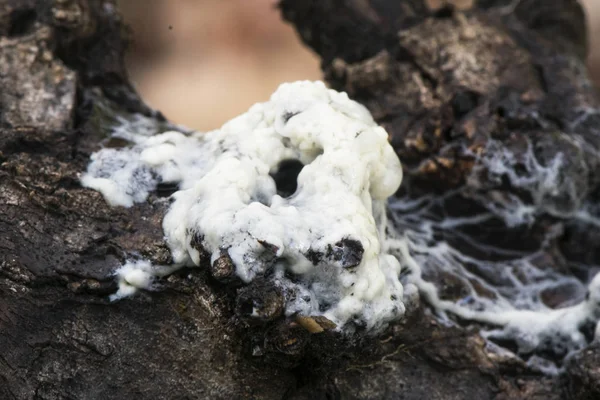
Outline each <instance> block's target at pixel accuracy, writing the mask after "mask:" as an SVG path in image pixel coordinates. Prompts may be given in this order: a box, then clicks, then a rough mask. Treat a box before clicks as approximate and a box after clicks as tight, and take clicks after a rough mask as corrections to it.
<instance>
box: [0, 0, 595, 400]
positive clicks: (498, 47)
mask: <svg viewBox="0 0 600 400" xmlns="http://www.w3.org/2000/svg"><path fill="white" fill-rule="evenodd" d="M438 3H439V4H438ZM442 3H448V4H442ZM472 3H476V4H472ZM280 7H281V10H282V13H283V15H284V17H285V18H286V19H287V20H288V21H290V22H291V23H292V24H294V25H295V26H296V28H297V29H298V32H299V33H300V36H301V37H302V38H303V40H304V41H305V42H306V43H307V44H308V45H309V46H311V47H312V48H313V49H314V50H315V51H316V52H318V53H319V55H320V56H321V58H322V62H323V71H324V74H325V77H326V80H327V81H328V82H329V84H330V85H331V86H332V87H333V88H336V89H339V90H344V91H347V92H348V94H349V95H350V96H351V97H352V98H354V99H355V100H357V101H360V102H361V103H363V104H365V105H366V106H367V107H368V108H369V109H370V111H371V112H372V113H373V115H374V117H375V119H376V120H377V121H378V122H380V123H381V124H382V125H383V126H385V128H386V129H387V130H388V132H389V133H390V140H391V142H392V144H393V145H394V147H395V148H396V149H397V152H398V154H399V156H400V158H401V160H402V162H403V167H404V170H405V172H406V178H405V182H404V183H403V189H402V192H401V193H399V195H400V196H409V197H410V196H423V195H424V194H432V193H433V194H435V195H440V196H441V195H443V194H447V193H449V192H452V193H456V196H457V197H452V196H450V197H448V199H449V200H448V203H447V204H446V207H448V208H451V209H452V208H456V209H457V213H458V214H460V213H463V214H465V213H466V214H468V212H469V211H468V209H469V207H476V206H478V205H479V204H481V203H482V202H486V201H492V200H493V199H492V197H493V196H497V193H513V192H514V193H516V194H517V195H518V196H520V198H522V199H523V201H525V202H527V201H529V202H531V203H532V204H533V203H534V202H535V201H536V200H535V199H531V198H530V197H529V196H528V195H527V193H522V189H520V188H515V187H514V186H513V185H511V184H510V182H509V183H506V182H494V181H491V180H490V179H489V176H488V175H485V174H480V175H477V174H475V175H474V174H473V171H474V168H476V167H477V160H476V159H475V158H474V157H473V154H477V153H478V152H479V153H486V152H489V151H490V150H489V148H488V147H486V145H487V144H488V142H489V141H490V140H492V139H493V140H494V141H495V143H498V145H499V146H501V147H502V146H503V147H502V149H504V150H507V151H510V152H511V153H513V154H516V155H522V154H524V153H525V152H526V151H528V147H527V144H532V146H533V148H534V149H535V150H534V151H535V153H536V155H537V157H538V159H541V160H551V159H553V157H556V155H557V153H558V152H562V154H563V155H562V160H563V162H562V167H561V169H560V174H562V176H563V178H562V179H561V180H560V182H563V183H564V187H561V188H560V189H561V190H559V192H558V193H549V194H547V196H546V197H544V198H543V199H542V201H540V202H539V204H538V203H536V206H539V207H540V209H541V211H540V213H541V214H540V216H539V218H537V219H536V220H535V221H534V222H533V223H532V224H531V225H530V226H528V227H527V228H526V229H524V228H514V227H509V226H503V227H502V228H501V229H495V230H493V233H489V234H487V233H486V234H485V236H486V237H485V240H486V241H488V242H489V243H497V242H498V241H502V243H503V244H502V245H503V246H505V247H507V248H522V247H523V246H528V247H531V248H534V247H536V246H538V245H540V243H541V242H542V241H544V240H545V239H546V238H547V236H546V235H545V234H544V233H545V232H546V231H547V230H549V229H551V227H555V226H556V225H557V224H560V227H561V229H562V231H561V232H560V233H559V234H557V236H556V237H555V238H554V240H553V241H552V242H551V243H550V244H549V245H547V246H545V247H544V252H543V256H544V260H545V262H547V263H548V264H549V265H551V266H552V267H553V268H557V269H561V268H562V269H570V268H571V269H573V267H572V265H573V263H577V264H578V265H579V264H585V265H600V254H598V253H597V252H596V251H595V250H594V248H595V246H596V244H597V243H598V240H597V239H598V238H599V237H600V231H599V230H598V228H593V229H592V228H591V227H589V229H587V228H586V229H581V225H579V224H577V223H576V222H573V220H572V218H571V216H572V215H573V212H574V211H575V210H577V209H579V208H580V207H581V206H582V204H584V203H586V202H593V201H595V199H597V195H598V193H597V192H598V191H597V188H598V184H599V183H600V182H599V178H598V177H596V174H595V172H596V171H597V169H598V167H599V165H598V164H599V161H600V158H599V157H598V150H599V147H600V139H599V138H600V135H599V134H600V132H599V130H600V112H599V111H598V103H597V102H598V99H597V97H596V95H595V93H594V89H593V87H592V85H591V84H590V83H589V81H588V79H587V75H586V71H585V67H584V62H583V59H584V56H585V53H586V43H585V40H586V38H585V25H584V17H583V13H582V10H581V8H580V6H579V5H578V3H577V2H576V1H575V0H560V1H553V2H547V1H544V0H522V1H518V0H516V1H508V0H479V1H476V2H474V1H469V0H465V1H458V0H455V1H446V2H444V1H442V0H438V1H435V0H405V1H397V0H394V1H392V0H283V1H281V4H280ZM126 47H127V31H126V29H125V28H124V26H123V23H122V21H121V19H120V16H119V14H118V12H117V10H116V6H115V4H114V1H113V0H0V85H1V91H0V182H1V184H0V398H1V399H121V398H122V399H138V398H139V399H155V398H156V399H158V398H168V399H196V398H198V399H204V398H211V399H213V398H214V399H219V398H233V399H237V398H257V399H279V398H286V399H303V398H306V399H309V398H313V399H314V398H327V399H336V398H351V399H374V398H393V399H396V398H398V399H400V398H402V399H533V398H544V399H557V400H558V399H570V398H573V399H592V398H600V375H599V374H600V372H599V371H598V370H597V368H595V366H596V365H598V362H600V348H599V347H598V346H596V345H592V346H591V347H589V348H588V349H587V350H585V351H583V352H581V353H579V354H577V355H575V357H574V358H573V359H572V360H570V361H569V362H568V363H567V368H566V372H565V373H564V374H563V375H561V376H558V377H549V376H541V375H536V374H534V373H532V372H531V371H529V370H528V369H527V367H526V366H525V365H524V364H522V363H518V362H515V361H514V360H512V361H507V360H501V359H495V358H493V357H492V356H491V355H490V354H489V353H488V352H487V351H486V349H485V341H484V340H483V339H482V338H481V337H480V336H479V335H478V333H477V332H476V330H474V329H472V328H460V327H446V326H443V325H441V324H439V323H438V322H436V320H435V318H433V317H432V316H431V315H430V313H427V312H426V310H425V308H426V307H425V306H423V307H422V308H420V309H418V310H416V311H414V312H413V313H412V314H411V315H409V316H407V317H406V318H405V319H404V320H402V321H400V322H398V323H397V324H395V325H394V326H392V327H390V328H389V329H388V331H386V333H385V334H384V335H382V336H381V337H378V338H366V339H363V340H362V341H360V342H358V343H357V342H356V341H352V342H351V343H350V341H348V340H346V339H343V338H341V337H338V336H336V335H335V334H333V333H331V334H329V333H325V334H319V335H311V336H306V335H303V334H299V333H297V332H293V331H290V330H286V329H287V328H286V327H285V326H283V325H276V326H272V327H269V328H268V329H266V328H262V327H246V326H244V325H243V324H242V323H240V321H239V320H238V319H237V317H236V315H235V312H234V303H235V296H236V291H235V289H231V288H228V287H226V286H223V285H221V284H219V283H216V282H215V281H214V280H212V279H211V278H210V277H209V276H208V274H207V272H206V271H205V269H203V268H198V269H189V270H184V271H179V272H177V273H175V274H173V275H171V276H169V277H168V278H166V279H164V280H163V281H162V282H161V290H159V291H156V292H145V293H141V294H140V295H137V296H135V297H133V298H131V299H126V300H123V301H120V302H116V303H111V302H109V300H108V295H109V294H111V293H113V292H114V291H115V290H116V284H115V282H114V278H113V276H112V275H111V274H112V271H114V269H115V268H116V267H117V266H119V265H120V264H121V263H122V262H123V261H124V260H125V258H126V257H127V255H128V254H132V253H137V254H140V255H141V256H143V257H145V258H147V259H149V260H150V261H152V262H154V263H157V264H165V263H168V262H169V260H170V254H169V250H168V248H167V247H166V246H165V244H164V242H163V237H162V236H163V233H162V228H161V220H162V216H163V215H164V213H165V210H166V203H165V201H164V199H161V198H160V196H159V195H158V194H154V195H152V196H151V197H150V199H149V200H148V201H147V202H146V203H143V204H139V205H136V206H134V207H132V208H130V209H127V210H124V209H123V208H112V207H109V206H108V205H107V204H106V203H105V201H104V200H103V198H102V196H101V195H100V194H99V193H97V192H94V191H92V190H88V189H84V188H82V187H81V186H80V185H79V181H78V174H79V173H80V172H82V171H84V170H85V168H86V165H87V163H88V161H89V156H90V154H91V152H93V151H94V150H96V149H98V146H99V143H100V142H101V141H104V143H105V144H109V145H110V143H106V140H107V131H108V130H109V129H110V127H111V126H113V125H115V124H116V123H118V120H119V119H121V120H122V119H127V120H136V119H139V118H142V119H143V121H144V123H145V124H147V125H149V126H151V128H152V129H154V130H156V131H157V132H158V131H162V130H165V129H167V128H169V127H172V126H171V125H170V124H169V122H168V121H166V119H165V118H164V117H163V116H162V115H161V114H160V113H157V112H155V111H153V110H151V109H149V108H148V107H147V106H145V105H144V103H143V102H142V101H141V100H140V99H139V98H138V96H137V94H136V93H135V91H134V90H133V88H132V87H131V85H130V83H129V81H128V77H127V73H126V71H125V67H124V64H123V54H124V51H125V49H126ZM499 151H500V150H499ZM524 173H525V174H526V173H527V171H525V172H524ZM456 199H460V203H459V202H456ZM465 204H466V205H465ZM481 229H482V232H487V231H486V227H485V226H484V227H482V228H481ZM490 232H491V231H490ZM506 237H509V239H505V238H506ZM524 243H526V245H525V244H524ZM578 272H579V273H581V271H572V273H574V274H577V273H578ZM290 338H291V339H293V340H292V341H290ZM291 342H293V343H300V344H301V345H302V346H300V345H298V347H294V346H292V347H290V346H288V344H289V343H291ZM257 343H260V344H261V346H262V345H263V344H266V345H265V346H264V351H261V352H260V353H257V352H256V351H253V350H254V349H255V348H256V344H257Z"/></svg>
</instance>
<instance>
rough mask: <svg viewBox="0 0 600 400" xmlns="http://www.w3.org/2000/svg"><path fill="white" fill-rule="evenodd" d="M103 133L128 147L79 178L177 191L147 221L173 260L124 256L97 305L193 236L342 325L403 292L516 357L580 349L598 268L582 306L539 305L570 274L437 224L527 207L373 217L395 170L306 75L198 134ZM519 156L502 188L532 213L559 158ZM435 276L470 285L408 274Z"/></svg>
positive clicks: (385, 311)
mask: <svg viewBox="0 0 600 400" xmlns="http://www.w3.org/2000/svg"><path fill="white" fill-rule="evenodd" d="M113 136H117V137H122V138H124V139H127V140H129V141H130V142H132V146H131V147H128V148H122V149H102V150H100V151H99V152H97V153H95V154H93V155H92V161H91V163H90V165H89V166H88V170H87V172H86V173H85V174H84V175H83V176H82V179H81V181H82V184H83V185H84V186H86V187H89V188H93V189H96V190H98V191H100V192H101V193H102V194H103V195H104V197H105V198H106V200H107V201H108V202H109V203H110V204H112V205H115V206H125V207H130V206H132V205H133V204H134V203H137V202H143V201H145V200H146V198H147V197H148V195H149V193H151V192H152V191H153V190H155V189H156V186H157V185H158V184H160V183H174V184H177V187H178V191H176V192H175V193H174V194H173V196H172V198H173V200H174V201H173V203H172V204H171V207H170V209H169V211H168V213H167V214H166V216H165V218H164V222H163V229H164V233H165V240H166V241H167V243H168V245H169V247H170V249H171V252H172V256H173V260H174V262H175V264H174V266H172V267H158V266H152V265H150V264H149V263H147V262H145V261H139V260H138V261H129V262H128V263H126V264H125V265H124V266H123V267H122V268H121V269H119V270H118V271H117V273H116V274H117V276H118V278H119V285H120V286H119V287H120V289H119V292H118V293H116V294H115V295H114V296H113V299H118V298H121V297H124V296H128V295H130V294H132V293H134V292H135V291H136V290H137V289H144V288H149V287H150V286H151V285H152V282H153V279H154V277H155V276H163V275H165V274H168V273H169V272H170V271H172V270H173V268H176V267H178V266H184V265H199V264H200V263H201V255H200V253H199V249H198V248H197V247H198V246H197V244H198V243H200V244H201V246H202V248H204V249H205V250H206V251H207V252H209V253H210V255H211V262H214V261H215V260H216V259H217V258H219V257H220V256H221V255H222V254H223V253H224V252H225V253H227V254H228V255H229V257H230V258H231V260H232V261H233V263H234V265H235V267H236V274H237V276H238V277H239V278H240V279H241V280H242V281H244V282H246V283H248V282H251V281H253V280H254V279H257V278H261V279H264V278H266V279H269V280H271V281H272V282H273V283H274V284H275V285H277V286H278V287H279V288H281V289H282V291H283V292H284V295H285V297H286V314H287V315H294V314H300V315H307V316H317V315H323V316H325V317H327V318H329V319H330V320H332V321H333V322H335V323H336V324H337V327H338V329H340V330H342V331H343V332H347V333H349V332H353V331H355V330H356V327H362V328H364V329H365V330H367V331H370V332H377V331H379V330H380V329H381V328H382V327H384V326H386V325H387V323H388V322H390V321H391V320H394V319H398V318H400V317H401V316H402V315H403V314H404V311H405V302H407V301H409V299H411V296H412V298H414V294H415V291H416V289H415V286H417V287H418V289H419V292H420V294H421V298H423V299H424V300H425V301H427V302H428V303H429V304H430V305H431V306H433V307H434V309H436V310H437V312H438V314H440V315H442V316H444V315H445V314H446V313H451V314H454V315H457V316H459V317H461V318H463V319H466V320H476V321H479V322H483V323H486V324H489V325H492V326H495V327H496V328H497V329H494V330H490V331H485V332H484V335H487V336H489V337H500V338H507V337H508V338H510V339H512V340H514V341H515V342H516V343H517V346H518V351H519V352H521V353H527V352H529V353H530V352H535V351H536V350H538V349H546V348H548V347H549V348H551V349H552V350H553V351H554V352H555V353H558V354H560V355H561V356H564V355H565V354H568V353H569V352H571V351H573V350H577V349H580V348H582V347H583V346H584V345H585V344H586V338H585V337H583V336H582V333H581V332H580V328H581V326H582V325H586V324H587V325H590V324H593V325H594V326H595V323H596V321H597V320H598V318H599V315H598V300H600V280H599V279H598V278H597V279H595V280H594V282H592V284H591V286H590V289H589V292H588V293H589V295H588V299H587V300H586V301H584V302H582V303H580V304H579V305H576V306H573V307H570V308H564V309H560V310H552V309H550V308H548V307H545V306H544V305H543V304H540V302H539V295H540V292H541V290H543V289H544V288H546V287H549V286H552V285H559V284H563V283H568V284H572V285H574V286H575V287H577V288H578V289H579V290H580V291H581V292H583V291H584V290H585V289H584V288H583V286H582V284H581V283H580V282H579V281H578V280H576V279H575V278H570V277H567V276H563V275H561V274H559V273H557V272H552V271H548V270H543V269H541V268H539V267H538V266H536V265H534V263H532V262H531V258H532V257H534V256H535V254H533V255H532V254H513V253H510V252H509V253H507V254H504V253H503V250H502V249H499V248H498V249H493V251H496V252H498V253H499V254H501V256H502V257H501V258H502V261H498V262H493V261H485V260H481V259H477V258H476V257H473V256H470V255H467V254H465V253H464V252H461V251H458V250H456V249H455V248H453V246H452V245H451V244H450V243H449V242H448V241H446V240H445V239H444V236H443V235H441V236H440V234H439V233H440V232H445V233H444V234H446V235H454V236H455V237H456V238H458V239H460V240H462V241H467V242H468V241H471V242H470V243H469V245H471V246H475V247H476V246H480V247H481V246H485V245H483V244H480V243H477V242H476V241H472V240H471V239H470V238H469V237H467V236H464V235H463V234H462V233H461V231H460V229H458V228H462V227H465V226H476V225H477V224H480V223H484V222H485V221H488V220H490V219H493V218H500V219H502V220H503V221H504V222H503V223H504V224H506V225H507V226H514V225H518V224H521V223H524V221H527V220H528V219H529V218H533V217H534V216H535V215H534V214H535V211H536V207H535V205H534V207H531V206H524V205H522V204H521V205H519V204H517V205H516V206H515V207H512V205H511V204H512V203H511V204H508V203H506V202H504V203H499V204H494V203H491V202H488V203H487V204H488V206H489V207H488V209H487V210H485V212H482V213H478V214H477V215H470V216H467V217H460V218H458V217H456V218H452V217H447V218H441V219H440V218H438V217H432V215H433V214H435V213H433V214H430V212H429V211H430V209H431V208H433V207H434V205H435V203H438V202H442V201H443V200H444V199H434V198H427V197H424V198H421V199H418V200H417V201H413V202H411V201H408V200H406V199H394V200H390V204H389V207H388V210H387V214H389V215H390V216H391V218H390V219H389V221H388V219H387V215H386V199H387V198H388V197H389V196H391V195H393V194H394V193H395V192H396V190H397V189H398V187H399V185H400V181H401V179H402V170H401V167H400V163H399V160H398V158H397V156H396V155H395V153H394V151H393V149H392V147H391V146H390V145H389V144H388V142H387V134H386V132H385V130H384V129H383V128H381V127H378V126H377V124H376V123H375V122H374V121H373V119H372V117H371V115H370V113H369V112H368V111H367V110H366V109H365V108H364V107H363V106H361V105H359V104H358V103H356V102H354V101H352V100H350V99H348V97H347V95H346V94H345V93H338V92H336V91H333V90H330V89H327V88H326V87H325V85H324V84H323V83H321V82H295V83H288V84H283V85H282V86H281V87H280V88H279V89H278V90H277V91H276V92H275V93H274V94H273V95H272V97H271V99H270V100H269V101H268V102H265V103H261V104H256V105H254V106H253V107H252V108H251V109H250V110H249V111H248V112H247V113H245V114H243V115H241V116H239V117H237V118H235V119H233V120H231V121H229V122H228V123H226V124H225V125H224V126H223V127H222V128H221V129H218V130H215V131H212V132H209V133H206V134H201V133H194V134H190V135H184V134H182V133H180V132H174V131H171V132H165V133H162V134H158V135H155V136H148V135H147V132H143V134H136V133H135V132H131V130H127V129H123V128H122V127H121V128H120V129H119V130H118V131H116V132H115V134H114V135H113ZM490 154H498V155H501V156H502V159H498V158H497V157H496V158H493V159H490V160H487V161H486V160H483V161H484V162H487V163H488V164H489V165H488V170H489V171H490V173H497V174H507V173H508V174H509V177H510V162H511V155H510V154H508V153H505V152H504V153H503V152H490ZM533 161H535V160H533ZM533 161H532V163H531V167H532V168H534V167H535V168H538V169H539V170H540V171H541V173H540V174H537V175H535V174H533V175H535V176H533V178H532V179H521V180H520V181H519V180H517V178H519V177H517V176H515V177H514V178H515V184H517V185H521V186H523V187H525V188H527V189H528V190H531V191H534V192H536V193H541V194H540V196H538V197H539V202H540V204H538V205H537V206H538V208H543V207H542V206H543V205H544V204H546V203H548V202H547V201H546V203H544V201H545V199H546V198H548V197H552V196H553V195H554V193H553V190H554V189H553V184H554V182H553V181H552V180H553V179H557V176H558V175H557V174H555V172H556V168H558V167H559V166H560V165H559V164H560V159H557V161H556V163H555V164H552V165H550V166H548V167H542V166H541V165H539V163H536V162H533ZM296 175H297V176H296ZM519 179H520V178H519ZM450 195H451V194H450ZM534 198H535V196H534ZM542 203H544V204H542ZM507 204H508V206H507ZM519 207H520V208H519ZM550 210H552V209H550ZM386 232H387V234H386ZM387 236H389V237H387ZM486 250H490V249H486ZM398 260H399V261H398ZM401 265H402V273H403V274H406V276H405V277H404V278H403V279H404V280H405V287H404V288H403V285H402V284H401V283H400V275H401V267H400V266H401ZM436 273H448V274H451V275H453V276H455V277H458V279H460V280H462V281H464V283H465V284H466V285H465V286H466V287H467V288H469V290H470V293H468V294H467V295H465V296H464V297H463V298H462V299H458V300H456V301H450V300H443V299H441V298H440V295H439V293H438V289H437V288H436V287H435V286H434V285H433V284H432V283H429V282H427V281H426V280H425V279H424V278H423V277H424V276H426V277H429V276H431V277H435V274H436ZM523 277H524V278H523ZM523 279H524V280H523ZM482 291H483V292H486V293H489V295H487V296H486V295H482V294H481V292H482ZM532 321H534V323H531V322H532Z"/></svg>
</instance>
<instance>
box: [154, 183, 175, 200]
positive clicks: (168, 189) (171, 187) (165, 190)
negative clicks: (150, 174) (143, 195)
mask: <svg viewBox="0 0 600 400" xmlns="http://www.w3.org/2000/svg"><path fill="white" fill-rule="evenodd" d="M178 190H179V182H160V183H159V184H158V185H156V195H157V196H158V197H169V196H171V195H172V194H173V193H175V192H176V191H178Z"/></svg>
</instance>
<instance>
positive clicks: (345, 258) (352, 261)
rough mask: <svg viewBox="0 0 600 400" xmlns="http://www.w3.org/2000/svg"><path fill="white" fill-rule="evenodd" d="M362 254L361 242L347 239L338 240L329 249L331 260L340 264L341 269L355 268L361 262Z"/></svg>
mask: <svg viewBox="0 0 600 400" xmlns="http://www.w3.org/2000/svg"><path fill="white" fill-rule="evenodd" d="M364 252H365V249H364V247H363V245H362V243H361V242H359V241H358V240H354V239H348V238H346V239H342V240H340V241H339V242H337V243H336V244H335V245H334V246H333V247H332V248H331V254H332V257H333V259H334V260H335V261H338V262H340V264H341V265H342V268H353V267H357V266H358V265H359V264H360V263H361V261H362V256H363V253H364Z"/></svg>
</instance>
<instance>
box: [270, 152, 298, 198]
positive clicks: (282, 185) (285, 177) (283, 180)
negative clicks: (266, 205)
mask: <svg viewBox="0 0 600 400" xmlns="http://www.w3.org/2000/svg"><path fill="white" fill-rule="evenodd" d="M302 168H304V164H302V163H301V162H300V161H298V160H283V161H281V162H280V163H279V165H278V166H277V170H276V171H275V172H273V173H271V174H270V175H271V178H273V180H274V181H275V187H276V188H277V194H278V195H280V196H281V197H290V196H291V195H293V194H294V193H295V192H296V189H297V188H298V181H297V179H298V175H299V174H300V171H302Z"/></svg>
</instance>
